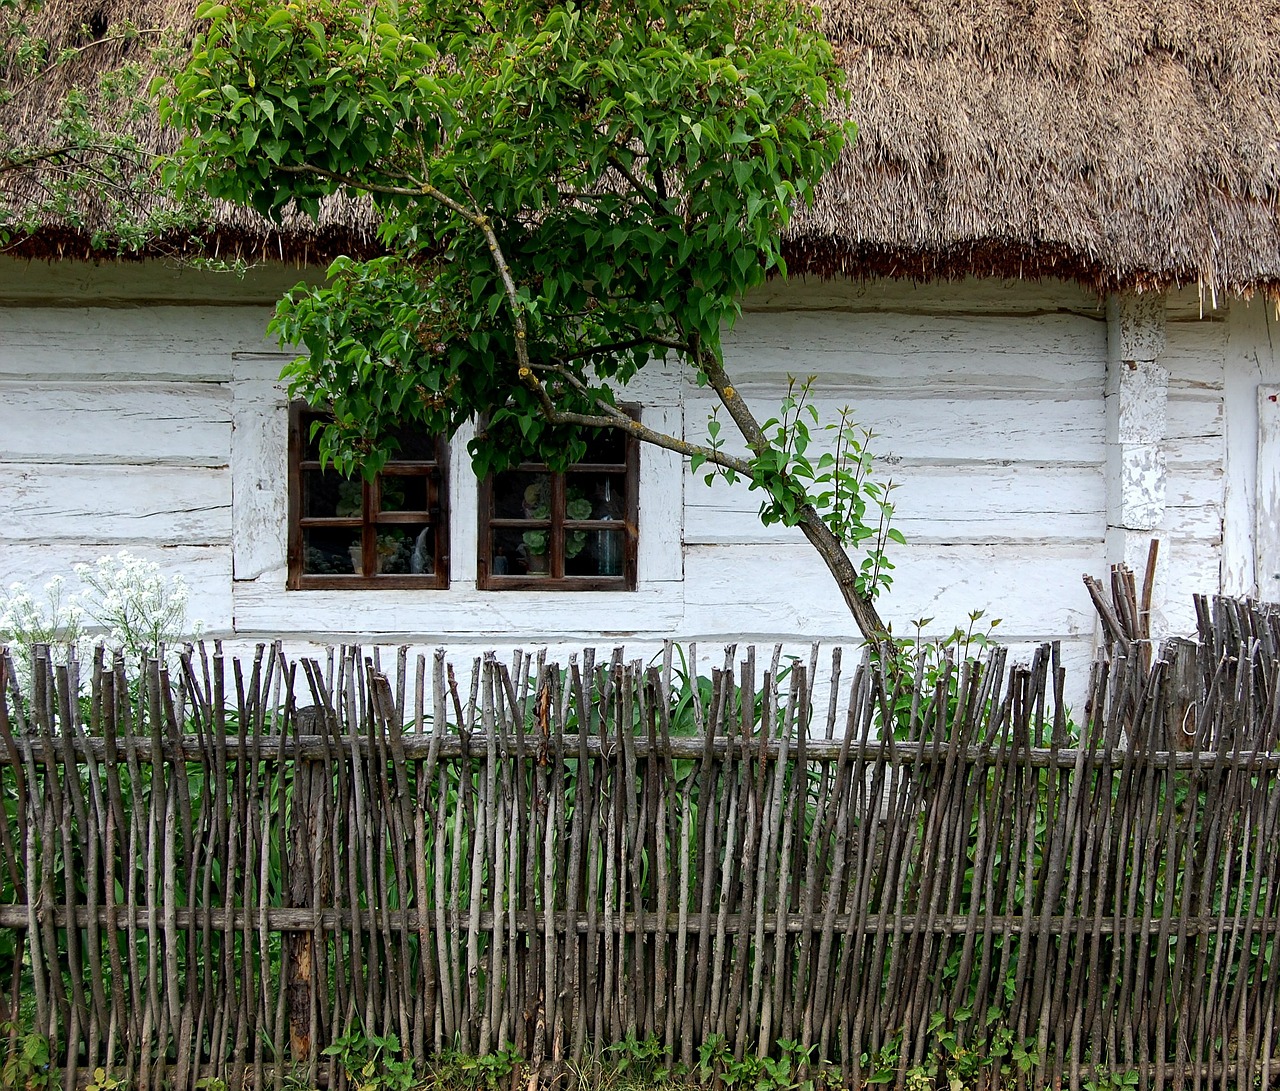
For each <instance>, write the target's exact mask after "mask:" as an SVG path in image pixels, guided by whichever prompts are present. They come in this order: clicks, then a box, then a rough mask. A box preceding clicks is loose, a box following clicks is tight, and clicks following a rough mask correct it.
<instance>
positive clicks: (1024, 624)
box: [682, 538, 1106, 641]
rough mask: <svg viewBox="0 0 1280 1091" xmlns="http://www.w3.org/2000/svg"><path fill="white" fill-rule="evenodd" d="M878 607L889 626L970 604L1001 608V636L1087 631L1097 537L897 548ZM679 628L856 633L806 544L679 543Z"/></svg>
mask: <svg viewBox="0 0 1280 1091" xmlns="http://www.w3.org/2000/svg"><path fill="white" fill-rule="evenodd" d="M893 558H894V560H895V563H896V564H897V566H898V568H897V571H896V572H895V573H894V576H895V582H894V585H893V588H892V590H891V591H890V592H889V593H888V594H887V595H885V596H884V598H883V600H882V602H881V604H880V606H881V613H882V615H883V616H884V618H885V620H886V621H890V622H891V623H892V624H893V626H894V630H895V631H896V632H901V633H906V632H909V631H910V623H911V621H912V619H915V618H921V617H932V618H934V619H935V621H936V624H937V625H938V626H942V627H944V628H947V629H949V628H950V627H951V626H953V625H958V624H961V623H962V622H963V621H964V620H965V619H966V618H967V617H968V615H969V613H970V611H972V610H985V611H987V613H988V615H989V616H993V617H1001V618H1003V619H1004V623H1003V624H1002V625H1001V627H1000V633H1001V636H1002V639H1006V640H1009V641H1034V640H1042V639H1059V638H1061V639H1068V638H1072V637H1085V636H1088V635H1089V634H1091V633H1092V631H1093V624H1094V621H1093V608H1092V606H1091V605H1090V602H1089V597H1088V594H1087V593H1086V592H1085V589H1084V585H1083V583H1082V582H1081V575H1082V573H1084V572H1092V573H1094V574H1095V575H1098V576H1105V574H1106V560H1105V555H1104V549H1103V543H1102V539H1101V538H1099V539H1098V540H1097V541H1096V542H1094V543H1071V544H1064V545H1044V546H1030V545H1026V544H1019V545H1011V546H1010V545H985V546H954V547H951V548H944V547H939V546H935V545H928V546H918V545H917V546H913V545H911V544H910V543H908V545H906V546H900V547H898V548H897V549H896V550H895V551H894V553H893ZM685 575H686V588H685V603H686V606H685V618H684V623H683V628H682V632H684V633H701V634H703V636H704V638H707V639H717V640H731V639H742V640H756V639H772V638H773V637H774V636H775V635H778V634H781V635H783V636H786V637H787V638H788V639H797V638H809V639H814V640H837V639H846V640H847V639H849V638H850V636H851V635H853V634H855V633H856V629H855V627H854V624H853V620H852V619H851V618H850V617H849V614H848V611H847V610H846V608H845V606H844V602H843V600H842V599H841V598H840V596H839V594H838V593H837V591H836V587H835V584H834V582H833V580H832V578H831V576H830V575H829V573H828V572H827V570H826V568H825V567H823V565H822V564H821V562H820V561H819V560H818V558H817V556H816V554H815V553H814V551H813V549H812V548H810V547H809V546H807V545H742V546H709V545H708V546H693V547H690V548H688V549H687V550H686V551H685Z"/></svg>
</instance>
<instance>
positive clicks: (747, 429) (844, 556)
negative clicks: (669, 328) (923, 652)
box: [697, 349, 889, 647]
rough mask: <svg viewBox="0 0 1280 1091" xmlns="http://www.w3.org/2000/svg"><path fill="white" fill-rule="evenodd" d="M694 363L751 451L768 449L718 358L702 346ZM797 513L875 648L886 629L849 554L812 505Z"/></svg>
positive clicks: (862, 629) (802, 505)
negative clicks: (861, 588)
mask: <svg viewBox="0 0 1280 1091" xmlns="http://www.w3.org/2000/svg"><path fill="white" fill-rule="evenodd" d="M697 362H698V365H699V366H700V367H701V368H702V370H703V372H704V373H705V374H706V376H707V381H708V382H709V383H710V384H711V387H712V389H713V390H715V392H716V394H717V395H718V396H719V398H720V401H721V403H722V404H723V405H724V407H725V409H727V410H728V411H729V416H730V417H731V418H732V420H733V423H734V424H735V425H737V427H738V431H739V432H741V433H742V436H743V438H744V439H745V440H746V441H747V445H748V446H749V447H750V448H751V450H752V451H754V452H755V453H756V454H762V453H763V452H764V451H766V450H768V449H769V447H770V446H771V445H770V443H769V439H768V437H767V436H766V435H765V434H764V429H762V428H761V427H760V422H759V421H758V420H756V418H755V414H754V413H752V412H751V409H750V407H749V406H748V405H747V403H746V402H744V401H743V400H742V397H741V396H740V395H739V394H738V392H737V391H736V390H735V389H734V387H733V384H732V382H730V380H729V376H728V374H727V373H726V371H725V369H724V365H723V364H722V363H721V362H720V359H719V357H718V356H717V355H716V354H715V353H713V352H710V351H708V350H706V349H700V350H699V351H698V358H697ZM797 491H798V493H799V495H801V496H807V495H808V494H807V492H806V491H805V490H804V489H803V488H800V487H799V486H797ZM798 512H799V515H800V519H799V522H798V524H797V525H798V526H799V527H800V530H801V533H803V534H804V536H805V537H806V538H807V539H808V540H809V543H810V544H811V545H812V546H813V547H814V549H816V550H817V551H818V554H819V556H821V557H822V559H823V561H824V562H825V563H826V566H827V568H828V569H829V570H830V571H831V574H832V575H833V576H834V577H835V580H836V584H837V585H838V586H839V588H840V594H841V595H842V596H843V597H844V600H845V602H846V603H847V604H848V607H849V611H850V612H851V613H852V614H853V620H854V621H855V622H856V623H857V625H858V629H859V630H860V631H861V632H862V635H863V638H864V639H866V640H867V641H868V642H870V643H871V644H873V645H875V646H877V647H878V646H879V645H880V644H881V643H882V642H883V641H884V640H886V639H888V636H889V628H888V626H887V625H885V623H884V621H883V620H882V619H881V617H880V614H879V612H878V611H877V610H876V607H875V603H874V602H872V600H871V598H870V597H869V596H867V595H864V594H861V593H860V592H859V591H858V571H857V569H856V568H855V567H854V564H853V561H852V560H850V558H849V554H848V553H846V552H845V548H844V545H843V543H842V542H841V541H840V539H839V538H838V537H837V536H836V535H835V533H834V532H833V531H832V530H831V528H830V527H829V526H827V524H826V523H825V522H824V521H823V519H822V516H821V515H819V514H818V510H817V509H816V508H815V507H814V506H813V505H812V504H810V503H804V504H801V505H800V506H799V508H798Z"/></svg>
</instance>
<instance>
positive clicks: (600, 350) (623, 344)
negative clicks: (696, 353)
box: [556, 337, 689, 364]
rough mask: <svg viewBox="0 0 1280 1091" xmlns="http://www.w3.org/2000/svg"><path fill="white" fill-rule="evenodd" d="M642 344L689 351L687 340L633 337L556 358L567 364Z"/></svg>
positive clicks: (622, 350) (637, 346) (624, 350)
mask: <svg viewBox="0 0 1280 1091" xmlns="http://www.w3.org/2000/svg"><path fill="white" fill-rule="evenodd" d="M641 345H657V346H659V347H660V348H667V349H675V350H676V351H677V352H684V353H687V352H689V344H688V342H686V341H677V340H676V339H675V338H671V337H632V338H631V339H630V340H627V341H616V342H614V343H613V344H611V345H592V346H591V347H590V348H586V349H583V350H582V351H580V352H571V353H569V354H568V355H567V356H557V357H556V360H557V361H559V362H560V363H562V364H567V363H568V362H569V361H570V360H581V359H583V358H584V357H587V356H599V355H603V354H606V353H613V352H626V351H627V350H628V349H634V348H639V347H640V346H641Z"/></svg>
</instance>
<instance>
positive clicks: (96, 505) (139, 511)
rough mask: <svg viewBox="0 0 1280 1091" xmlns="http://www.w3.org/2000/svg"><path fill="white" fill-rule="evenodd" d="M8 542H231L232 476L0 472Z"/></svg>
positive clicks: (17, 468) (12, 468)
mask: <svg viewBox="0 0 1280 1091" xmlns="http://www.w3.org/2000/svg"><path fill="white" fill-rule="evenodd" d="M0 494H3V495H4V497H5V515H6V519H5V537H6V538H7V539H9V540H11V541H12V540H19V541H23V540H25V541H46V542H48V541H74V542H97V543H105V544H119V545H130V546H131V545H133V544H135V543H138V542H150V543H152V544H155V545H170V546H177V545H217V544H223V543H229V542H230V539H231V475H230V473H229V472H228V471H227V470H222V469H218V470H210V469H201V468H194V467H193V468H177V467H170V466H77V465H66V466H40V465H32V464H30V463H17V462H13V463H7V464H4V465H3V466H0Z"/></svg>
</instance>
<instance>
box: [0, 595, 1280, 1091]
mask: <svg viewBox="0 0 1280 1091" xmlns="http://www.w3.org/2000/svg"><path fill="white" fill-rule="evenodd" d="M1200 606H1201V622H1202V624H1201V633H1200V639H1199V641H1195V642H1193V641H1174V642H1170V643H1169V644H1167V645H1165V646H1163V647H1162V648H1158V649H1154V650H1152V649H1150V648H1149V647H1140V646H1138V645H1137V644H1130V643H1129V642H1127V641H1121V642H1117V643H1116V644H1114V645H1113V646H1112V648H1111V649H1110V651H1109V652H1108V653H1107V654H1105V655H1103V656H1101V657H1100V658H1099V659H1098V661H1097V662H1096V663H1095V664H1094V666H1093V670H1092V676H1091V678H1090V681H1089V698H1088V703H1087V705H1086V706H1085V707H1084V708H1076V709H1074V710H1068V709H1067V708H1066V707H1065V705H1064V703H1063V701H1062V693H1063V671H1062V669H1061V667H1060V666H1059V664H1058V663H1057V660H1056V656H1055V653H1054V649H1052V648H1050V647H1047V646H1046V647H1045V648H1043V649H1041V650H1040V651H1039V652H1038V653H1037V654H1036V656H1035V658H1034V660H1033V662H1032V663H1031V664H1030V665H1029V666H1010V665H1009V664H1008V663H1007V662H1006V656H1005V652H1004V651H1003V649H1000V648H992V649H990V650H988V651H987V652H986V653H985V654H984V655H983V656H982V657H981V659H980V660H979V661H971V662H962V663H952V662H950V661H948V660H947V659H946V658H945V657H941V658H940V657H938V656H936V655H935V656H933V657H932V658H929V659H928V660H927V661H925V662H920V663H913V662H911V663H908V662H904V661H903V660H901V659H899V660H898V661H896V662H891V661H890V657H889V656H888V655H887V654H886V656H885V661H884V662H879V661H875V660H873V659H872V658H864V659H863V660H862V661H861V662H859V663H850V662H848V661H845V662H842V661H841V658H840V655H839V653H838V652H835V653H832V654H830V655H822V654H820V653H819V650H818V649H816V648H815V649H814V650H813V653H812V655H811V656H810V657H809V658H808V659H807V660H805V659H802V660H798V661H797V660H783V659H781V658H780V656H779V654H778V652H777V651H772V652H771V653H762V654H758V653H757V652H756V651H755V650H754V649H750V648H748V649H746V650H745V651H741V652H739V651H736V650H734V649H728V650H727V651H726V652H725V654H724V656H723V660H722V661H721V660H720V659H719V657H717V665H716V666H715V667H714V669H709V665H708V664H707V663H706V661H705V656H704V658H703V660H702V661H697V660H695V661H693V662H690V661H689V660H687V659H686V658H685V654H684V653H682V652H681V651H680V649H672V648H668V649H667V652H666V655H665V656H664V657H660V658H659V659H658V661H656V662H653V663H649V664H646V663H642V662H630V661H627V660H626V659H625V658H624V657H623V655H622V654H621V653H615V654H614V655H613V656H612V657H608V658H603V659H600V660H597V659H595V658H594V657H593V654H592V653H591V652H590V651H586V652H584V653H583V655H582V656H581V657H580V658H571V659H570V661H569V662H568V663H566V664H564V665H562V666H561V665H553V664H550V663H547V662H545V661H544V659H543V657H541V656H536V657H517V659H516V660H515V661H514V662H498V661H496V660H495V659H493V658H487V659H484V660H483V661H479V662H477V663H476V664H474V666H473V665H471V664H467V665H466V667H467V669H466V670H465V671H464V672H463V674H462V681H461V683H460V682H459V681H458V678H457V676H455V670H454V665H453V664H451V663H450V662H449V660H448V659H447V658H446V656H445V654H444V652H443V651H440V652H436V653H435V654H434V656H433V655H430V654H425V655H411V654H409V653H408V652H407V651H406V650H401V652H400V654H399V655H398V657H396V658H395V661H394V662H391V661H386V662H381V661H379V659H378V658H377V657H375V656H373V655H372V654H370V655H369V656H366V655H364V654H362V652H361V651H360V649H358V648H345V649H340V650H336V651H335V652H334V653H332V654H331V655H330V656H329V657H328V659H327V660H324V661H315V660H302V661H295V660H291V659H289V658H287V657H286V656H284V655H283V654H282V653H281V651H280V650H279V649H278V648H271V647H267V648H262V649H260V650H259V653H258V655H257V656H256V657H255V658H253V659H252V661H243V662H242V661H239V660H231V659H228V658H226V657H224V656H223V655H222V654H221V653H220V650H219V649H218V647H217V646H216V645H215V646H213V647H196V648H194V649H191V650H190V651H189V652H188V654H187V655H186V656H185V657H183V659H182V661H181V664H180V665H178V664H175V665H174V666H173V668H172V673H170V671H169V670H168V669H166V668H165V667H164V666H163V665H162V664H160V663H158V662H153V663H151V664H150V665H149V667H148V669H147V670H146V671H145V672H144V676H143V677H142V679H141V680H138V679H136V678H130V677H128V676H127V675H126V671H125V667H124V665H123V664H122V663H120V662H116V663H111V662H104V661H103V659H102V657H101V654H100V655H99V658H98V660H97V661H96V662H94V663H92V664H85V665H83V666H79V665H77V664H75V663H72V664H71V665H69V666H54V665H53V664H52V663H51V662H50V659H49V657H48V654H47V653H46V652H41V653H38V655H37V659H36V662H35V664H34V669H33V671H32V672H31V680H30V683H29V685H28V686H27V692H26V693H25V694H21V695H20V694H19V693H18V689H17V683H16V674H15V672H14V669H13V667H14V665H13V663H12V661H10V660H6V659H5V658H4V657H2V656H0V802H2V803H3V807H4V817H5V818H6V819H7V821H0V974H5V975H7V981H8V982H11V987H10V988H9V989H8V993H9V995H8V1001H7V1003H8V1007H9V1015H10V1018H11V1019H12V1020H13V1021H14V1022H15V1023H16V1025H17V1026H18V1027H19V1028H20V1030H21V1031H22V1032H23V1033H32V1032H34V1033H37V1034H40V1035H43V1036H45V1037H47V1039H48V1040H49V1043H50V1046H51V1056H52V1060H53V1065H54V1067H55V1068H56V1069H57V1072H56V1075H55V1078H56V1079H60V1080H61V1081H62V1082H63V1084H64V1086H66V1087H68V1088H70V1087H72V1086H75V1085H77V1083H78V1084H80V1085H82V1086H83V1084H84V1082H85V1079H86V1073H87V1072H90V1071H92V1070H93V1069H94V1068H96V1067H99V1066H101V1067H104V1068H105V1069H106V1070H107V1071H109V1072H112V1073H117V1074H118V1075H119V1076H120V1077H121V1078H123V1079H125V1080H127V1081H129V1084H130V1086H131V1087H137V1088H151V1087H159V1086H161V1085H162V1084H169V1085H171V1086H173V1087H175V1088H190V1087H194V1086H195V1085H196V1083H197V1082H198V1081H200V1080H209V1081H214V1082H211V1083H205V1084H203V1086H205V1087H215V1086H220V1084H219V1083H218V1082H217V1081H225V1083H226V1085H227V1086H229V1087H233V1088H235V1087H239V1086H242V1085H251V1086H253V1087H257V1088H262V1087H265V1086H268V1085H272V1086H275V1087H280V1086H282V1085H283V1083H284V1082H285V1081H286V1080H291V1081H305V1083H306V1084H307V1085H308V1086H318V1085H325V1084H326V1083H327V1084H328V1085H329V1086H337V1085H340V1084H342V1083H344V1082H345V1080H346V1076H345V1074H344V1072H343V1070H342V1068H341V1066H340V1065H339V1064H338V1063H337V1061H336V1059H335V1058H334V1057H333V1056H331V1055H326V1054H325V1053H323V1052H322V1051H323V1048H324V1047H325V1046H326V1045H328V1044H330V1043H332V1042H333V1041H335V1040H336V1039H337V1038H339V1037H340V1036H341V1035H343V1034H344V1033H347V1032H350V1031H352V1030H355V1031H358V1032H359V1033H360V1034H362V1035H365V1036H366V1037H370V1036H382V1035H389V1034H394V1035H396V1036H397V1037H398V1038H399V1040H400V1042H401V1043H402V1045H403V1047H404V1048H405V1050H406V1051H407V1052H408V1053H409V1054H410V1055H411V1056H413V1057H415V1058H419V1059H424V1058H428V1057H430V1056H433V1055H440V1054H441V1053H442V1052H443V1051H447V1050H455V1051H459V1052H461V1053H465V1054H471V1055H486V1054H492V1053H493V1052H494V1051H496V1050H498V1049H499V1048H500V1047H503V1046H508V1045H509V1046H511V1047H512V1048H513V1049H514V1050H515V1051H517V1052H518V1053H519V1054H520V1055H521V1056H522V1057H523V1058H524V1059H525V1060H526V1062H527V1063H528V1065H529V1066H530V1069H529V1071H536V1072H538V1073H541V1074H542V1075H543V1076H544V1077H548V1078H550V1077H553V1076H555V1075H556V1074H557V1073H560V1072H563V1071H565V1066H566V1065H567V1064H572V1063H573V1062H577V1063H578V1064H579V1065H581V1064H584V1063H588V1062H590V1061H591V1059H592V1058H598V1057H599V1056H600V1053H601V1051H602V1050H603V1049H604V1048H605V1047H607V1046H609V1045H611V1044H616V1043H620V1042H624V1041H627V1040H628V1039H630V1040H631V1041H633V1042H637V1043H656V1045H655V1046H654V1047H653V1049H652V1055H654V1056H656V1057H657V1058H658V1062H657V1063H658V1065H659V1067H663V1066H666V1067H672V1066H676V1065H682V1066H685V1069H688V1070H692V1071H695V1072H696V1071H697V1069H698V1066H699V1062H703V1063H704V1067H705V1069H706V1072H713V1071H714V1070H716V1069H719V1070H721V1071H729V1070H731V1068H732V1066H733V1065H734V1064H739V1065H740V1063H741V1062H742V1061H743V1059H744V1058H751V1057H754V1056H758V1055H764V1054H766V1053H769V1052H770V1051H775V1052H776V1049H777V1048H778V1043H779V1042H798V1043H799V1045H798V1046H784V1047H783V1048H784V1049H790V1050H791V1051H792V1052H791V1055H792V1056H793V1057H796V1058H799V1059H802V1060H803V1059H804V1058H805V1057H807V1058H808V1060H809V1062H810V1063H811V1064H813V1065H817V1064H818V1063H819V1062H821V1063H822V1064H824V1065H825V1066H827V1070H828V1072H829V1073H830V1074H831V1075H832V1078H834V1077H835V1076H839V1077H840V1078H841V1079H842V1080H843V1081H845V1082H846V1083H848V1084H851V1085H862V1084H865V1083H868V1082H876V1083H884V1082H889V1083H894V1084H896V1085H897V1086H899V1087H901V1086H903V1085H905V1084H906V1083H907V1082H908V1078H911V1080H912V1081H913V1086H919V1081H920V1079H921V1077H924V1078H925V1079H927V1080H929V1081H937V1082H939V1083H940V1085H941V1086H946V1085H947V1082H948V1081H949V1080H951V1079H953V1078H955V1079H961V1080H962V1081H963V1083H964V1084H965V1085H966V1086H995V1085H1001V1084H1005V1085H1017V1086H1019V1087H1023V1086H1025V1087H1036V1088H1038V1087H1043V1086H1045V1085H1047V1084H1053V1085H1054V1086H1060V1085H1062V1084H1069V1085H1070V1086H1071V1087H1073V1088H1076V1087H1081V1086H1083V1085H1084V1084H1085V1083H1090V1084H1091V1086H1093V1087H1098V1086H1106V1087H1111V1086H1115V1087H1120V1086H1121V1084H1122V1076H1123V1075H1124V1074H1126V1073H1136V1074H1137V1079H1138V1082H1139V1085H1140V1086H1142V1087H1144V1088H1145V1087H1148V1086H1162V1085H1165V1084H1172V1085H1174V1086H1193V1087H1196V1088H1199V1087H1201V1086H1205V1085H1206V1084H1208V1083H1213V1084H1218V1085H1221V1086H1223V1087H1226V1086H1227V1085H1228V1084H1231V1085H1234V1086H1238V1087H1252V1086H1256V1085H1258V1084H1259V1082H1260V1083H1261V1085H1262V1086H1264V1087H1265V1086H1268V1085H1269V1084H1270V1082H1271V1081H1272V1080H1273V1079H1275V1078H1276V1074H1277V1070H1278V1069H1280V1060H1278V1058H1277V1048H1278V1047H1280V1031H1278V1029H1277V1026H1276V1014H1277V1008H1278V1002H1280V997H1278V996H1277V982H1278V981H1280V972H1278V971H1280V967H1277V947H1278V940H1280V899H1278V898H1277V895H1276V889H1277V882H1278V880H1280V850H1278V847H1277V846H1278V845H1280V823H1278V811H1280V616H1278V615H1277V613H1276V612H1275V611H1274V610H1272V609H1270V608H1262V607H1258V606H1255V605H1252V604H1244V603H1239V602H1233V601H1228V600H1216V601H1214V602H1212V603H1210V602H1202V603H1201V604H1200ZM699 668H702V669H705V670H706V673H707V676H706V677H705V678H701V679H699V678H698V676H697V673H698V669H699ZM82 677H83V679H84V684H83V686H82V685H81V681H80V679H81V678H82ZM817 680H820V682H821V685H820V686H816V685H815V682H816V681H817ZM810 1047H812V1048H810ZM737 1070H738V1071H740V1070H741V1068H739V1069H737ZM706 1072H704V1073H703V1074H704V1076H705V1075H706ZM292 1085H294V1086H296V1082H295V1083H294V1084H292Z"/></svg>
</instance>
